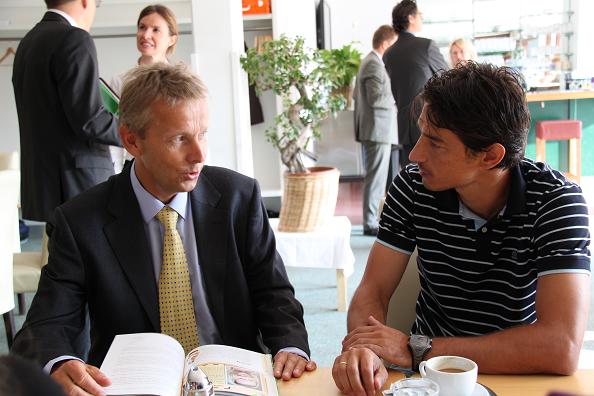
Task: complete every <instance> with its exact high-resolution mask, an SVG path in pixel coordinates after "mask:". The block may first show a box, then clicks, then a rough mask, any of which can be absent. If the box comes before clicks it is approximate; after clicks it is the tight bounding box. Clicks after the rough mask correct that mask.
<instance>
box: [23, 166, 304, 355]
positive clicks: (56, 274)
mask: <svg viewBox="0 0 594 396" xmlns="http://www.w3.org/2000/svg"><path fill="white" fill-rule="evenodd" d="M130 171H131V169H130V167H128V168H127V169H125V170H124V171H123V172H122V173H121V174H119V175H116V176H114V177H112V178H110V179H109V180H108V181H107V182H105V183H102V184H100V185H98V186H96V187H95V188H92V189H91V190H89V191H87V192H84V193H82V194H80V195H79V196H77V197H76V198H74V199H72V200H70V201H69V202H67V203H65V204H63V205H62V206H60V207H58V209H57V210H56V213H55V216H54V218H55V220H54V223H52V224H50V227H49V228H53V232H52V233H51V235H50V238H51V239H50V241H51V243H50V252H49V262H48V265H47V266H45V267H44V269H43V271H42V275H41V280H40V282H39V288H38V291H37V294H36V295H35V298H34V300H33V303H32V306H31V309H30V311H29V313H28V315H27V320H26V322H25V324H24V325H23V329H22V330H21V331H20V332H19V333H18V334H17V336H16V338H15V342H14V346H13V349H12V351H13V352H14V353H17V354H20V355H23V356H25V357H28V358H31V359H34V360H36V361H38V362H39V363H40V364H41V365H45V364H46V363H48V361H50V360H51V359H54V358H56V357H59V356H64V355H71V356H75V357H79V358H82V359H83V360H86V361H87V362H88V363H90V364H92V365H96V366H99V365H100V364H101V362H102V361H103V359H104V357H105V354H106V353H107V350H108V348H109V346H110V344H111V342H112V340H113V338H114V336H115V335H116V334H124V333H137V332H160V324H159V303H158V287H157V283H156V282H155V274H154V269H153V265H152V260H151V256H150V253H149V243H148V241H147V236H146V233H145V229H144V227H143V219H142V217H141V212H140V207H139V204H138V201H137V198H136V195H135V193H134V190H133V189H132V185H131V180H130ZM188 199H189V200H190V202H191V207H192V216H193V222H194V228H195V235H196V244H197V248H198V262H199V265H200V268H201V272H202V276H203V285H204V288H205V295H206V298H207V303H208V307H209V309H210V311H211V314H212V316H213V318H214V321H215V323H216V326H217V328H218V330H219V332H220V335H221V338H222V343H224V344H226V345H232V346H236V347H240V348H246V349H251V350H255V351H262V350H263V348H262V343H263V344H264V345H265V346H266V347H268V348H269V349H270V351H271V352H272V354H273V355H274V354H276V352H277V351H278V350H279V349H281V348H285V347H297V348H299V349H301V350H302V351H304V352H305V353H307V354H309V348H308V343H307V333H306V330H305V325H304V323H303V308H302V307H301V304H299V302H298V301H297V300H296V299H295V297H294V292H293V288H292V286H291V284H290V283H289V281H288V279H287V276H286V272H285V269H284V265H283V262H282V260H281V258H280V256H279V255H278V253H277V252H276V244H275V240H274V234H273V231H272V229H271V228H270V225H269V223H268V219H267V217H266V212H265V209H264V206H263V204H262V201H261V198H260V190H259V187H258V185H257V183H256V182H255V180H253V179H251V178H248V177H246V176H242V175H240V174H238V173H236V172H233V171H230V170H227V169H223V168H218V167H210V166H205V167H204V168H203V170H202V172H201V173H200V177H199V179H198V184H197V185H196V187H195V188H194V190H193V191H191V192H190V193H189V198H188ZM86 309H88V313H89V317H90V326H91V332H90V351H88V359H86V355H87V349H88V337H89V334H88V332H85V331H84V330H83V329H84V326H85V310H86ZM198 325H199V326H200V324H198Z"/></svg>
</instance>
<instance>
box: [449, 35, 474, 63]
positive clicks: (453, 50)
mask: <svg viewBox="0 0 594 396" xmlns="http://www.w3.org/2000/svg"><path fill="white" fill-rule="evenodd" d="M476 59H477V56H476V51H475V49H474V46H473V45H472V42H471V41H470V40H466V39H464V38H459V39H456V40H454V41H453V42H452V44H450V65H451V66H452V67H456V65H457V64H458V63H460V62H462V63H466V61H469V60H473V61H476Z"/></svg>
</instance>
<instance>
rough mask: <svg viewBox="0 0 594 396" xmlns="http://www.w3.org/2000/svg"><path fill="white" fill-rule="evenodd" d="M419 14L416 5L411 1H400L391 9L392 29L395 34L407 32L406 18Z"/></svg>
mask: <svg viewBox="0 0 594 396" xmlns="http://www.w3.org/2000/svg"><path fill="white" fill-rule="evenodd" d="M417 12H419V9H418V8H417V3H416V2H415V1H413V0H402V1H401V2H400V3H398V4H396V6H394V8H393V9H392V27H393V28H394V31H395V32H396V33H400V32H402V31H403V30H408V16H409V15H416V13H417Z"/></svg>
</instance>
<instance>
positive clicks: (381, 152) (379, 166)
mask: <svg viewBox="0 0 594 396" xmlns="http://www.w3.org/2000/svg"><path fill="white" fill-rule="evenodd" d="M396 38H397V36H396V33H395V32H394V29H392V27H391V26H389V25H383V26H380V27H379V28H378V29H377V30H376V31H375V33H374V34H373V50H372V51H371V52H370V53H369V54H367V56H366V57H365V58H363V60H362V61H361V66H360V67H359V73H357V84H356V86H355V93H354V96H355V137H356V139H357V141H358V142H361V145H362V147H363V152H364V154H365V155H364V157H365V183H364V187H363V234H364V235H377V230H378V219H377V217H378V213H377V210H378V206H379V203H380V200H381V199H382V198H383V197H384V195H385V193H386V188H385V187H386V178H387V176H388V165H389V164H390V151H391V148H392V144H397V143H398V135H397V132H396V106H395V105H394V96H392V91H391V90H390V78H389V77H388V73H386V68H385V67H384V62H383V61H382V56H383V54H384V52H385V51H386V49H387V48H389V47H390V46H391V45H392V44H394V42H395V41H396Z"/></svg>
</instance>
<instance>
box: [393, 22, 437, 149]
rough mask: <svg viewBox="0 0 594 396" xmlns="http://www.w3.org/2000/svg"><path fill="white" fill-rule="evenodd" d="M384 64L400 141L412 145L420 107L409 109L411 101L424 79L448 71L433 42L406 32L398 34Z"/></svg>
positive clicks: (423, 83)
mask: <svg viewBox="0 0 594 396" xmlns="http://www.w3.org/2000/svg"><path fill="white" fill-rule="evenodd" d="M384 63H385V64H386V69H387V70H388V75H389V76H390V81H391V82H392V94H393V95H394V99H396V106H397V107H398V138H399V142H400V144H403V145H408V146H410V145H414V144H415V143H416V142H417V140H418V139H419V136H420V134H421V133H420V131H419V127H418V125H417V119H418V114H420V108H419V109H416V108H415V107H414V106H412V104H413V101H414V99H415V97H416V96H417V95H418V94H419V93H420V92H421V91H422V90H423V86H424V85H425V83H426V82H427V80H429V78H430V77H431V76H432V75H433V74H434V73H435V72H436V71H438V70H441V69H443V70H447V69H448V65H447V64H446V62H445V60H444V58H443V56H442V55H441V53H440V52H439V49H438V48H437V46H436V45H435V42H434V41H433V40H429V39H426V38H423V37H416V36H415V35H414V34H412V33H409V32H406V31H404V32H400V35H399V36H398V40H397V41H396V42H395V43H394V45H392V46H391V47H390V48H388V49H387V50H386V52H385V54H384ZM416 110H418V112H417V111H416ZM413 111H414V112H415V114H414V115H413V114H411V112H413Z"/></svg>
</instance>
